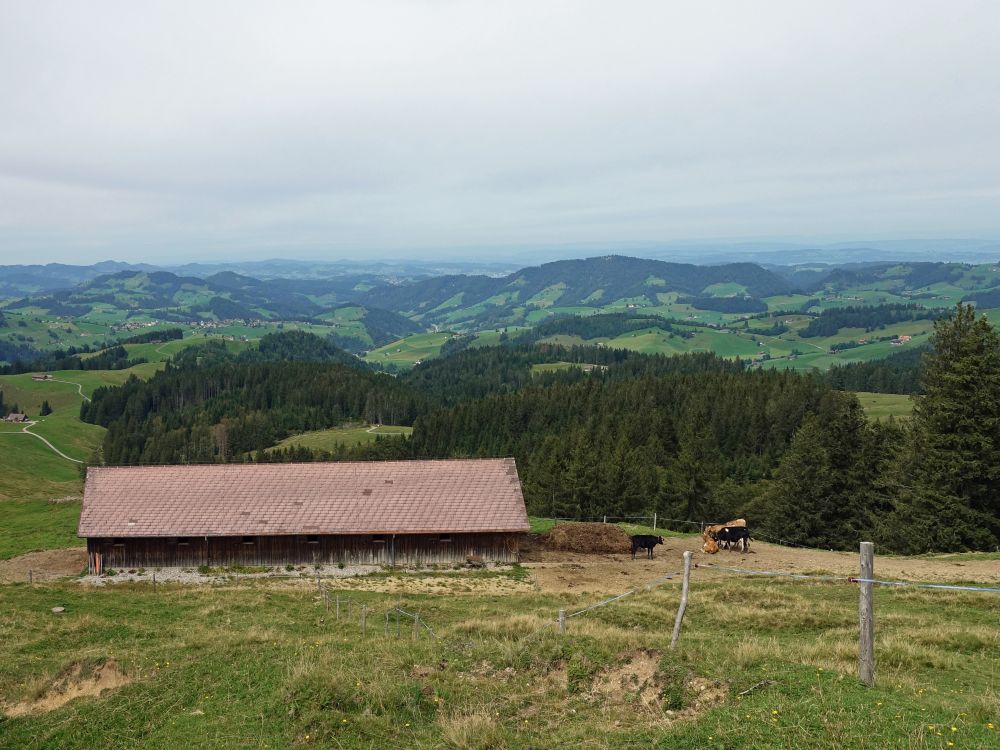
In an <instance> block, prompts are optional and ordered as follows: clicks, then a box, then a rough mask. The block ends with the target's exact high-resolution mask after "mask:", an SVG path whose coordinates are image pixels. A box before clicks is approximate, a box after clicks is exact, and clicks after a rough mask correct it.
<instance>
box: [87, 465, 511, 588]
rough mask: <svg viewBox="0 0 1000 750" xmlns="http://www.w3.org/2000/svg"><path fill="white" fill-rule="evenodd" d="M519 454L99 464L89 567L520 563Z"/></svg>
mask: <svg viewBox="0 0 1000 750" xmlns="http://www.w3.org/2000/svg"><path fill="white" fill-rule="evenodd" d="M526 531H528V516H527V513H526V512H525V507H524V496H523V495H522V493H521V482H520V479H519V478H518V475H517V467H516V465H515V463H514V459H512V458H504V459H462V460H442V461H371V462H350V463H348V462H338V463H298V464H210V465H184V466H129V467H92V468H90V469H89V470H88V472H87V482H86V486H85V489H84V496H83V509H82V512H81V515H80V525H79V528H78V532H77V535H78V536H80V537H85V538H86V540H87V554H88V559H89V568H90V571H91V572H92V573H100V572H101V571H103V570H105V569H107V568H138V567H145V568H155V567H192V566H200V565H210V566H224V565H268V566H277V565H287V564H311V563H314V562H315V563H319V564H330V563H345V564H355V565H358V564H369V565H413V564H417V563H420V564H431V563H456V562H465V561H466V560H467V559H468V558H470V557H473V558H475V559H482V560H483V561H486V562H516V561H517V559H518V548H519V540H520V536H521V534H522V533H524V532H526Z"/></svg>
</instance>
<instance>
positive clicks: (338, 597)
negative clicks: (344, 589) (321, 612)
mask: <svg viewBox="0 0 1000 750" xmlns="http://www.w3.org/2000/svg"><path fill="white" fill-rule="evenodd" d="M337 619H338V620H339V619H340V594H337Z"/></svg>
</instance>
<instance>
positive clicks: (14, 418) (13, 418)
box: [4, 411, 28, 422]
mask: <svg viewBox="0 0 1000 750" xmlns="http://www.w3.org/2000/svg"><path fill="white" fill-rule="evenodd" d="M4 421H5V422H27V421H28V415H27V414H19V413H18V412H16V411H12V412H11V413H10V414H8V415H7V416H6V417H4Z"/></svg>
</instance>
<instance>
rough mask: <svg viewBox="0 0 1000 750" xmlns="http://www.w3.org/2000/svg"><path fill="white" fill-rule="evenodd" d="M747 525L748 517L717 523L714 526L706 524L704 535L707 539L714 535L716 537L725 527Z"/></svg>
mask: <svg viewBox="0 0 1000 750" xmlns="http://www.w3.org/2000/svg"><path fill="white" fill-rule="evenodd" d="M746 525H747V519H745V518H737V519H736V520H735V521H730V522H729V523H717V524H714V525H712V526H706V527H705V530H704V531H703V532H702V536H704V537H705V538H706V539H707V538H708V537H712V538H713V539H714V538H715V535H716V534H718V533H719V532H720V531H722V530H723V529H724V528H726V527H728V526H744V527H745V526H746Z"/></svg>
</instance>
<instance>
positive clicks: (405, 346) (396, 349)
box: [364, 331, 454, 369]
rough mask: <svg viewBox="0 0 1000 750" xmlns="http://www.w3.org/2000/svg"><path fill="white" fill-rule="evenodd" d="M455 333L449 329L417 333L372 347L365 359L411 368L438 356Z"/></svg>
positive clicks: (385, 364) (384, 364)
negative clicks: (375, 347) (421, 361)
mask: <svg viewBox="0 0 1000 750" xmlns="http://www.w3.org/2000/svg"><path fill="white" fill-rule="evenodd" d="M453 335H454V334H452V333H451V332H449V331H442V332H438V333H417V334H414V335H413V336H407V337H406V338H403V339H399V340H398V341H393V342H392V343H391V344H386V345H385V346H381V347H379V348H377V349H372V350H371V351H370V352H368V354H366V355H365V357H364V359H365V360H366V361H368V362H377V363H379V364H381V365H383V366H388V365H390V364H393V365H395V366H396V367H398V368H400V369H409V368H411V367H413V365H415V364H416V363H417V362H418V361H420V360H424V359H429V358H431V357H435V356H437V354H438V352H439V351H441V347H442V346H443V345H444V342H446V341H447V340H448V339H450V338H451V337H452V336H453Z"/></svg>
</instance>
